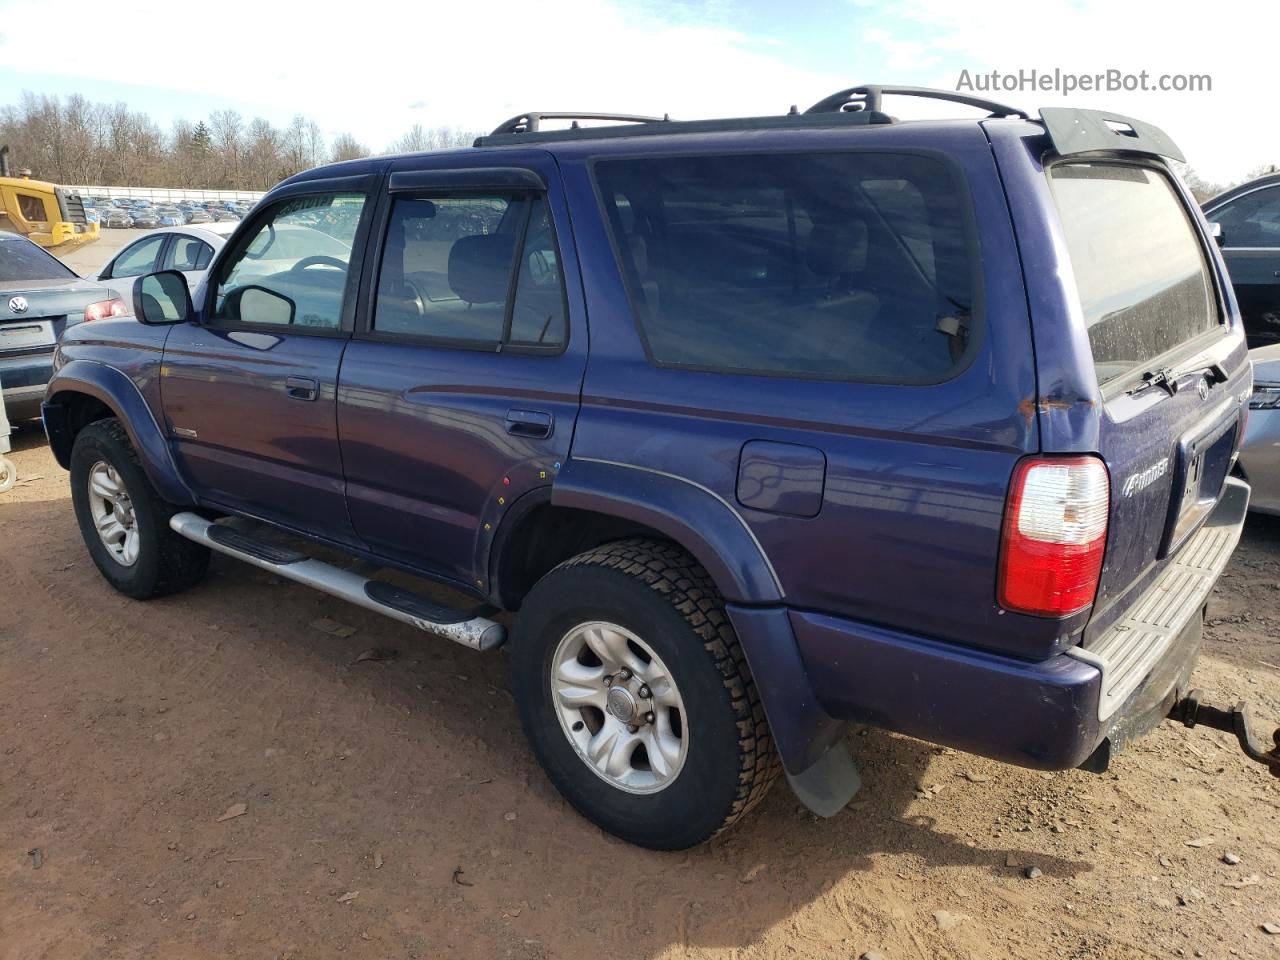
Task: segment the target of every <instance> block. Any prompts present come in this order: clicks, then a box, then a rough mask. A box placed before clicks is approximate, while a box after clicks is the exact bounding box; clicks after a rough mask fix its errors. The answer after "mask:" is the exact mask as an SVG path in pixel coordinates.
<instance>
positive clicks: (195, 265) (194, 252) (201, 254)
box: [170, 234, 213, 272]
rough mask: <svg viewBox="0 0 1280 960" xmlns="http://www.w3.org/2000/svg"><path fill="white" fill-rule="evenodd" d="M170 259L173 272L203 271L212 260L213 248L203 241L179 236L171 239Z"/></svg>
mask: <svg viewBox="0 0 1280 960" xmlns="http://www.w3.org/2000/svg"><path fill="white" fill-rule="evenodd" d="M170 258H171V259H172V260H173V269H174V270H182V271H188V272H189V271H192V270H203V269H204V268H205V267H207V266H208V265H209V261H210V260H211V259H212V258H213V248H212V247H211V246H209V245H208V244H207V243H205V242H204V241H203V240H197V239H196V238H195V237H187V236H183V235H181V234H179V235H178V236H176V237H174V238H173V248H172V253H171V254H170Z"/></svg>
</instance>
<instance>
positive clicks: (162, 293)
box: [133, 270, 195, 325]
mask: <svg viewBox="0 0 1280 960" xmlns="http://www.w3.org/2000/svg"><path fill="white" fill-rule="evenodd" d="M194 313H195V311H194V309H193V308H192V306H191V291H190V290H189V289H188V288H187V278H186V277H184V276H183V275H182V274H180V273H179V272H178V271H177V270H162V271H160V272H159V273H148V274H146V275H145V276H142V277H139V278H138V279H137V280H135V281H133V314H134V316H135V317H137V318H138V321H139V322H140V323H146V324H151V325H163V324H166V323H186V322H187V321H188V320H190V319H191V317H192V315H193V314H194Z"/></svg>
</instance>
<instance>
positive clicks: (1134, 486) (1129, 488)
mask: <svg viewBox="0 0 1280 960" xmlns="http://www.w3.org/2000/svg"><path fill="white" fill-rule="evenodd" d="M1168 472H1169V458H1168V457H1165V458H1164V459H1163V460H1161V461H1160V462H1159V463H1153V464H1152V465H1151V466H1149V467H1147V469H1145V470H1143V471H1142V472H1141V473H1135V474H1134V475H1133V476H1131V477H1130V478H1129V479H1128V480H1126V481H1125V482H1124V487H1123V488H1122V490H1123V492H1124V495H1125V496H1126V497H1132V496H1133V495H1134V494H1135V493H1141V492H1142V491H1143V490H1145V489H1147V487H1149V486H1151V485H1152V484H1153V483H1155V482H1156V481H1157V480H1159V479H1160V478H1161V477H1163V476H1164V475H1165V474H1166V473H1168Z"/></svg>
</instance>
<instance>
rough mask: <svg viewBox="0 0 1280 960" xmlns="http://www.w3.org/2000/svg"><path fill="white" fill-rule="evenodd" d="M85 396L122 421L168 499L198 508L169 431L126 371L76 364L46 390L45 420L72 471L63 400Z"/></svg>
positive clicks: (61, 460) (54, 444)
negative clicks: (167, 435)
mask: <svg viewBox="0 0 1280 960" xmlns="http://www.w3.org/2000/svg"><path fill="white" fill-rule="evenodd" d="M65 393H81V394H84V395H85V396H89V397H93V398H94V399H95V400H98V401H100V402H101V403H103V404H105V405H106V406H107V407H108V408H110V410H111V411H112V413H114V414H115V415H116V417H117V418H118V419H119V420H120V423H121V424H122V425H123V426H124V429H125V432H126V433H127V434H128V435H129V442H130V443H132V444H133V449H134V450H135V451H137V454H138V459H139V460H140V461H141V463H142V469H143V471H144V472H145V473H146V475H147V479H148V480H150V481H151V485H152V486H154V487H155V488H156V492H157V493H159V494H160V496H161V497H163V498H164V499H165V500H167V501H169V502H170V503H172V504H175V505H177V506H194V505H195V504H196V498H195V497H194V496H193V495H192V493H191V490H190V489H189V488H188V487H187V485H186V483H185V482H184V481H183V479H182V474H181V473H180V472H179V471H178V467H177V464H176V463H174V460H173V453H172V451H171V450H170V449H169V443H168V441H167V440H166V439H165V434H164V431H163V430H162V429H161V428H160V424H159V423H157V422H156V418H155V414H154V413H153V412H152V410H151V407H150V406H148V404H147V401H146V399H145V398H144V397H143V396H142V391H140V390H139V389H138V385H137V384H136V383H134V382H133V380H131V379H130V378H129V377H128V376H126V375H125V374H124V373H121V372H120V371H119V370H117V369H116V368H115V367H111V366H108V365H107V364H105V363H99V362H98V361H96V360H72V361H70V362H69V363H67V364H65V365H64V366H62V367H61V368H59V369H58V370H57V372H55V373H54V375H53V378H52V379H51V380H50V381H49V387H48V389H47V390H46V392H45V402H44V422H45V432H46V433H47V434H48V436H49V445H50V446H51V447H52V448H53V451H54V456H55V457H57V460H58V463H59V464H60V465H61V466H62V467H63V468H64V469H66V468H68V467H69V466H70V462H71V444H72V442H73V441H74V437H72V436H71V435H70V432H69V431H70V424H69V423H68V422H67V409H66V403H65V401H63V400H60V399H59V397H60V396H61V395H62V394H65Z"/></svg>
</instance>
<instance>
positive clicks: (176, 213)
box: [156, 207, 187, 227]
mask: <svg viewBox="0 0 1280 960" xmlns="http://www.w3.org/2000/svg"><path fill="white" fill-rule="evenodd" d="M156 216H157V217H159V218H160V226H162V227H181V226H184V225H185V224H186V222H187V215H186V214H185V213H183V212H182V211H181V210H179V209H178V208H177V207H156Z"/></svg>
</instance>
